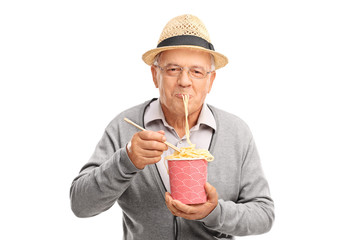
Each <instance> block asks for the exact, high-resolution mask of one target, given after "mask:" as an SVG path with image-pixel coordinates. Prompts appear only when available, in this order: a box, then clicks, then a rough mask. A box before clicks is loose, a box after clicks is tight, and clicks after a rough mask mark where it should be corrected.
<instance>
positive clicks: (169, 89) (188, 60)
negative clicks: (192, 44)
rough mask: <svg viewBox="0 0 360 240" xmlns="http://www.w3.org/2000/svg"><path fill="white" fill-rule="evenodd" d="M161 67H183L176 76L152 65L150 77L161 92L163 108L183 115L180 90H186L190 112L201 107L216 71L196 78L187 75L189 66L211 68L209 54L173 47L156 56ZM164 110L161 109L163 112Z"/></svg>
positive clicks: (206, 69) (183, 91) (182, 92)
mask: <svg viewBox="0 0 360 240" xmlns="http://www.w3.org/2000/svg"><path fill="white" fill-rule="evenodd" d="M158 65H159V66H160V67H161V68H163V69H164V68H166V67H169V66H180V67H184V68H185V69H184V70H183V71H182V72H181V73H180V75H179V76H177V77H174V76H169V75H168V74H166V71H161V70H160V68H159V67H156V66H152V67H151V71H152V75H153V81H154V84H155V86H156V87H157V88H159V92H160V102H161V105H162V107H163V108H165V109H164V110H165V111H166V112H170V113H171V114H175V115H179V117H183V116H184V104H183V100H182V95H183V94H188V95H189V97H190V99H189V115H190V114H192V113H195V112H197V111H200V110H201V107H202V105H203V103H204V101H205V98H206V95H207V94H208V93H209V92H210V90H211V87H212V84H213V81H214V79H215V76H216V73H215V72H211V73H209V74H208V75H207V76H206V77H205V78H204V79H195V78H193V77H191V76H189V75H188V70H189V68H192V67H199V68H202V69H204V70H205V71H206V72H210V71H211V58H210V54H209V53H206V52H202V51H197V50H188V49H176V50H168V51H164V52H162V53H161V55H160V58H159V59H158ZM165 111H164V112H165Z"/></svg>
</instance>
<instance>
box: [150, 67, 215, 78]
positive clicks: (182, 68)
mask: <svg viewBox="0 0 360 240" xmlns="http://www.w3.org/2000/svg"><path fill="white" fill-rule="evenodd" d="M170 65H173V66H176V67H179V68H180V70H181V72H180V73H179V75H178V76H169V75H167V76H168V77H177V78H178V77H179V76H180V75H181V74H182V73H183V71H184V70H185V68H187V69H188V71H187V75H188V77H189V78H191V79H205V78H206V77H207V76H208V75H209V73H212V72H214V70H212V71H208V72H205V76H204V77H203V78H197V77H194V76H191V74H190V69H191V68H194V66H193V67H190V68H189V67H181V66H179V65H177V64H170ZM154 66H155V67H158V68H159V69H160V70H161V72H164V70H166V69H165V68H166V67H167V66H169V65H166V66H165V67H161V66H160V65H158V64H154Z"/></svg>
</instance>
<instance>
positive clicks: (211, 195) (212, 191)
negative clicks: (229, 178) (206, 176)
mask: <svg viewBox="0 0 360 240" xmlns="http://www.w3.org/2000/svg"><path fill="white" fill-rule="evenodd" d="M205 192H206V194H207V197H208V201H209V202H217V200H218V194H217V192H216V188H215V187H214V186H212V185H211V184H210V183H208V182H206V183H205Z"/></svg>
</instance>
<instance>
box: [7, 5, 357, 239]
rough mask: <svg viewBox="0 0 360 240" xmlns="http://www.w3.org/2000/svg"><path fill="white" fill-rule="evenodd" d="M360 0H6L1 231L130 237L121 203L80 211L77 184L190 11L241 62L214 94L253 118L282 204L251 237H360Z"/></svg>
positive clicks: (148, 87)
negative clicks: (149, 56) (164, 35)
mask: <svg viewBox="0 0 360 240" xmlns="http://www.w3.org/2000/svg"><path fill="white" fill-rule="evenodd" d="M356 2H357V1H346V0H342V1H320V0H311V1H309V0H303V1H285V0H284V1H279V0H275V1H223V2H222V3H221V4H220V3H219V1H209V0H207V1H193V0H192V1H185V0H183V1H175V2H174V1H146V2H145V1H144V2H139V1H79V0H71V1H66V0H63V1H45V0H44V1H39V0H34V1H16V0H14V1H1V3H0V35H1V37H0V43H1V44H0V80H1V83H0V84H1V85H0V104H1V109H0V111H1V118H0V157H1V174H0V184H1V198H0V201H1V204H0V207H1V213H0V214H1V219H2V220H3V221H2V222H3V224H2V227H1V229H2V230H1V231H0V238H1V239H100V238H101V239H107V238H108V239H121V236H122V222H121V210H120V208H119V207H118V206H117V205H115V206H114V207H112V208H111V209H110V210H108V211H107V212H104V213H102V214H100V215H99V216H96V217H93V218H88V219H79V218H77V217H75V216H74V215H73V214H72V212H71V210H70V201H69V189H70V185H71V182H72V179H73V178H74V177H75V176H76V175H77V174H78V171H79V170H80V168H81V167H82V166H83V164H85V163H86V161H87V160H88V159H89V157H90V155H91V154H92V152H93V150H94V148H95V145H96V144H97V142H98V140H99V139H100V137H101V135H102V133H103V131H104V129H105V127H106V125H107V124H108V123H109V121H110V120H111V119H112V118H113V117H115V116H116V115H117V114H118V113H119V112H121V111H123V110H125V109H127V108H128V107H131V106H133V105H135V104H139V103H142V102H144V101H146V100H148V99H150V98H152V97H157V95H158V93H157V90H156V89H155V88H154V86H153V84H152V80H151V76H150V68H149V67H148V66H147V65H145V64H144V63H143V62H142V60H141V55H142V54H143V53H144V52H145V51H147V50H149V49H151V48H154V47H155V46H156V43H157V40H158V37H159V35H160V33H161V31H162V28H163V27H164V25H165V24H166V22H167V21H168V20H170V19H171V18H172V17H175V16H177V15H181V14H184V13H191V14H194V15H197V16H198V17H199V18H200V19H202V21H203V22H204V23H205V25H206V26H207V28H208V30H209V32H210V36H211V40H212V42H213V44H214V46H215V49H216V50H218V51H219V52H221V53H223V54H225V55H226V56H228V58H229V61H230V62H229V64H228V66H226V67H225V68H224V69H221V70H219V71H218V72H217V79H216V80H215V83H214V87H213V91H212V92H211V94H210V95H209V96H208V100H207V102H208V103H210V104H213V105H215V106H217V107H219V108H223V109H224V110H227V111H230V112H232V113H234V114H236V115H238V116H239V117H241V118H243V119H244V120H245V121H246V122H247V123H248V124H249V126H250V128H251V129H252V132H253V134H254V137H255V140H256V142H257V145H258V149H259V152H260V155H261V158H262V161H263V166H264V170H265V173H266V176H267V178H268V180H269V183H270V187H271V192H272V196H273V198H274V201H275V205H276V221H275V224H274V226H273V229H272V230H271V231H270V232H269V233H267V234H265V235H261V236H255V237H249V239H276V240H278V239H295V240H296V239H326V238H330V237H334V238H337V239H339V238H342V239H359V236H360V234H359V232H358V227H359V220H358V216H359V214H360V207H359V201H360V192H359V187H358V184H359V183H360V181H359V180H360V179H359V175H358V171H359V165H358V164H357V163H358V162H359V161H360V154H359V147H360V146H359V145H360V144H359V143H360V141H359V136H360V127H359V123H360V114H359V103H360V97H359V85H358V84H357V82H359V80H360V71H359V70H360V69H359V66H360V57H359V56H360V47H359V46H360V44H359V42H360V32H359V29H360V28H359V27H360V26H359V25H360V24H359V23H360V15H359V12H360V8H359V4H357V3H356ZM154 227H156V226H154ZM4 236H7V237H4ZM245 239H246V238H245Z"/></svg>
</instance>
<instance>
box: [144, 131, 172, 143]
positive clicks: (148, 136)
mask: <svg viewBox="0 0 360 240" xmlns="http://www.w3.org/2000/svg"><path fill="white" fill-rule="evenodd" d="M138 134H139V137H140V138H141V139H142V140H148V141H149V140H153V141H158V142H165V141H166V137H165V135H164V134H161V133H159V132H153V131H142V132H138Z"/></svg>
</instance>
